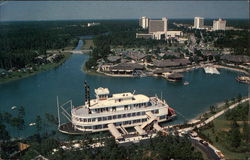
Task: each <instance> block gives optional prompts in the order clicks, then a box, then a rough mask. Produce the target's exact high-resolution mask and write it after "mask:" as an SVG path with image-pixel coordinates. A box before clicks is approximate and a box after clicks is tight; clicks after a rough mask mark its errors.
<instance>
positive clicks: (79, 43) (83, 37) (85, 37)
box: [74, 35, 94, 51]
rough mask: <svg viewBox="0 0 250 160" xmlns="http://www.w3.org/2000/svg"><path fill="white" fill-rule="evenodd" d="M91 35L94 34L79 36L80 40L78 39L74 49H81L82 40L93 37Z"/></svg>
mask: <svg viewBox="0 0 250 160" xmlns="http://www.w3.org/2000/svg"><path fill="white" fill-rule="evenodd" d="M93 37H94V35H86V36H79V38H80V40H79V41H78V44H77V46H76V48H75V49H74V50H75V51H77V50H81V48H82V46H83V45H84V40H85V39H93Z"/></svg>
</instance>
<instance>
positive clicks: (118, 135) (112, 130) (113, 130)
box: [108, 123, 123, 139]
mask: <svg viewBox="0 0 250 160" xmlns="http://www.w3.org/2000/svg"><path fill="white" fill-rule="evenodd" d="M108 128H109V131H110V133H111V134H112V135H113V136H114V137H115V139H121V138H123V137H122V134H121V133H120V132H119V131H118V130H117V129H116V127H115V125H114V124H113V123H111V124H108Z"/></svg>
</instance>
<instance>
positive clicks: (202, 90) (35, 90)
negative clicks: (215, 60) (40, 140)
mask: <svg viewBox="0 0 250 160" xmlns="http://www.w3.org/2000/svg"><path fill="white" fill-rule="evenodd" d="M87 59H88V56H87V55H82V54H73V55H72V56H71V57H70V58H69V59H68V60H67V61H66V62H65V63H64V64H62V65H61V66H59V67H58V68H55V69H52V70H49V71H47V72H42V73H40V74H37V75H34V76H31V77H28V78H24V79H21V80H18V81H13V82H9V83H4V84H1V85H0V102H1V107H0V111H1V112H2V113H3V112H12V113H16V111H15V110H11V107H12V106H17V107H19V106H20V105H22V106H23V107H24V108H25V111H26V116H25V122H26V123H27V124H29V123H33V122H34V121H35V118H36V116H37V115H40V116H41V117H42V118H45V116H44V115H45V113H50V114H53V115H55V116H56V115H57V109H56V107H55V106H56V97H57V96H58V97H59V101H60V102H65V101H68V100H70V99H71V100H72V101H73V105H74V106H80V105H82V104H83V98H84V97H83V96H84V90H83V82H84V81H85V80H86V81H87V82H88V83H89V85H90V86H91V88H98V87H100V86H102V87H105V88H109V90H110V92H112V93H122V92H132V93H133V91H134V90H135V91H136V92H135V93H136V94H137V93H140V94H144V95H147V96H150V97H152V96H155V95H158V97H162V98H160V99H165V100H166V101H167V104H168V105H169V106H173V107H174V109H175V111H176V112H178V113H180V114H182V115H183V116H178V114H177V118H176V119H175V120H174V121H172V122H169V123H168V124H178V123H183V122H184V121H186V120H190V119H193V118H195V117H196V116H198V115H199V114H200V113H203V112H204V111H206V110H207V109H209V106H211V105H214V104H216V103H219V102H223V101H225V99H230V98H232V97H235V96H237V95H238V94H239V93H241V95H242V96H246V95H247V94H248V85H247V84H243V83H238V82H237V81H236V80H235V78H236V77H237V76H239V75H240V73H238V72H235V71H229V70H226V69H219V71H220V78H215V77H213V76H209V75H207V74H205V73H204V71H203V70H202V69H195V70H192V71H189V72H184V73H183V75H184V81H183V82H185V81H188V82H189V83H190V84H189V85H183V83H172V82H168V81H166V80H165V79H164V78H161V77H159V78H158V77H133V78H121V77H108V76H102V75H96V74H89V73H85V72H83V71H82V70H81V67H82V65H83V64H84V62H85V61H86V60H87ZM204 84H206V85H204ZM122 86H126V88H124V87H122ZM161 93H162V94H161ZM160 95H162V96H160ZM90 98H91V99H92V98H94V94H93V92H91V93H90ZM62 120H63V119H62ZM65 120H66V119H65ZM7 128H8V129H9V130H10V133H11V135H13V136H17V131H16V129H15V128H13V127H11V126H7ZM56 129H57V128H56V127H55V126H53V125H49V126H47V128H46V130H47V131H50V130H56ZM46 130H42V132H45V131H46ZM33 133H35V127H34V126H32V127H25V129H24V130H23V131H21V132H20V136H28V135H32V134H33Z"/></svg>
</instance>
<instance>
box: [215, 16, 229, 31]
mask: <svg viewBox="0 0 250 160" xmlns="http://www.w3.org/2000/svg"><path fill="white" fill-rule="evenodd" d="M213 30H214V31H217V30H226V20H222V19H221V18H219V19H218V20H214V21H213Z"/></svg>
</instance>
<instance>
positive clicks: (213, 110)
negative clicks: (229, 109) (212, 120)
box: [210, 105, 216, 114]
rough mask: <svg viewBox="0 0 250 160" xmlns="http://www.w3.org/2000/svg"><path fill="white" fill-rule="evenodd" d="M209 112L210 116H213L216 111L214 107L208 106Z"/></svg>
mask: <svg viewBox="0 0 250 160" xmlns="http://www.w3.org/2000/svg"><path fill="white" fill-rule="evenodd" d="M210 112H211V113H212V114H215V113H216V111H215V106H214V105H212V106H210Z"/></svg>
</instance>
